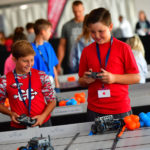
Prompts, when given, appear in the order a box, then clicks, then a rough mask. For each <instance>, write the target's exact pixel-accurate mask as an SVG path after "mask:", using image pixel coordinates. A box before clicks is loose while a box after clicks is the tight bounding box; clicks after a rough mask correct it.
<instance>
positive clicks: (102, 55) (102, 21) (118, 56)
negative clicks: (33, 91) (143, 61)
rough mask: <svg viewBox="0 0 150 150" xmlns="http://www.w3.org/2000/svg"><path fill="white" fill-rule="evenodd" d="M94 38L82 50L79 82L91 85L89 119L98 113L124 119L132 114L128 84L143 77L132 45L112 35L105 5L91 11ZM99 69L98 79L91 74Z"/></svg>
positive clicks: (98, 114) (91, 28)
mask: <svg viewBox="0 0 150 150" xmlns="http://www.w3.org/2000/svg"><path fill="white" fill-rule="evenodd" d="M87 26H88V27H89V30H90V33H91V37H92V38H93V39H94V40H95V42H93V43H92V44H90V45H89V46H87V47H85V48H84V50H83V51H82V55H81V59H80V65H79V83H80V84H81V85H82V86H87V87H88V99H87V101H88V109H87V114H88V121H94V119H95V118H96V117H98V116H104V115H113V116H114V118H124V117H125V116H128V115H130V114H131V106H130V98H129V96H128V84H134V83H138V82H139V80H140V76H139V71H138V67H137V64H136V61H135V59H134V55H133V53H132V51H131V48H130V47H129V46H128V45H127V44H126V43H123V42H121V41H119V40H117V39H116V38H114V37H112V36H111V31H112V28H113V24H112V21H111V15H110V13H109V11H108V10H107V9H105V8H97V9H94V10H92V11H91V12H90V14H89V16H88V19H87ZM92 72H98V74H97V77H98V79H95V78H92V77H89V76H90V75H91V73H92Z"/></svg>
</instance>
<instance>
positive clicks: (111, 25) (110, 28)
mask: <svg viewBox="0 0 150 150" xmlns="http://www.w3.org/2000/svg"><path fill="white" fill-rule="evenodd" d="M112 29H113V24H112V23H111V24H110V26H109V30H110V31H112Z"/></svg>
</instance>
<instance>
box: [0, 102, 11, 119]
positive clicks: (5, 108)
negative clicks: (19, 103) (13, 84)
mask: <svg viewBox="0 0 150 150" xmlns="http://www.w3.org/2000/svg"><path fill="white" fill-rule="evenodd" d="M0 112H1V113H3V114H6V115H9V116H11V114H12V112H11V111H10V110H9V109H8V108H7V107H5V106H4V105H2V104H0Z"/></svg>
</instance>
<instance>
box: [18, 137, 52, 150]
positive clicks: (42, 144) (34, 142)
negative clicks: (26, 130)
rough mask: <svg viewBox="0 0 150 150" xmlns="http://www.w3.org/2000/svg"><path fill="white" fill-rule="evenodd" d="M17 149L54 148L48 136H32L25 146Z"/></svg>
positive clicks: (50, 149)
mask: <svg viewBox="0 0 150 150" xmlns="http://www.w3.org/2000/svg"><path fill="white" fill-rule="evenodd" d="M18 150H54V148H53V146H52V145H51V143H50V136H48V138H45V137H42V135H41V137H33V138H32V139H31V140H30V141H29V142H28V145H27V146H26V147H20V148H19V149H18Z"/></svg>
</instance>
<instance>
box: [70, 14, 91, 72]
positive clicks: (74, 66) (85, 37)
mask: <svg viewBox="0 0 150 150" xmlns="http://www.w3.org/2000/svg"><path fill="white" fill-rule="evenodd" d="M87 17H88V15H85V17H84V21H83V27H82V33H81V35H79V37H78V38H77V41H76V43H75V44H74V45H73V47H72V49H71V53H70V63H69V64H70V69H71V72H72V73H77V72H78V71H79V63H80V57H81V53H82V51H83V49H84V47H86V46H88V45H89V44H91V43H92V42H93V39H92V38H91V36H90V32H89V29H88V27H87V26H86V21H87Z"/></svg>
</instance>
